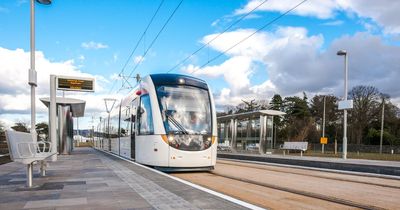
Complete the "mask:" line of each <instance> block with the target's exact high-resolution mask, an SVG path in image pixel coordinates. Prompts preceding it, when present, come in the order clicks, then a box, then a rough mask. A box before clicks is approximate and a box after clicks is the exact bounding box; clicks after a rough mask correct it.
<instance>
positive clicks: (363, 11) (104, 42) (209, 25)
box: [0, 0, 400, 127]
mask: <svg viewBox="0 0 400 210" xmlns="http://www.w3.org/2000/svg"><path fill="white" fill-rule="evenodd" d="M179 2H180V0H165V1H164V2H163V4H162V5H161V7H160V11H159V13H158V14H157V16H156V17H155V19H154V22H153V23H152V25H151V26H150V28H149V30H148V31H147V33H146V35H145V38H144V39H143V40H142V42H140V43H139V47H138V49H137V50H136V52H135V53H134V54H133V57H132V59H131V60H129V64H128V66H127V68H126V69H125V71H124V74H129V73H130V72H131V71H132V69H133V67H134V66H135V57H136V59H138V58H139V57H138V56H141V55H142V54H143V53H144V51H145V50H146V49H147V48H148V47H149V44H150V43H151V41H152V40H153V39H154V37H155V36H156V34H157V33H158V31H159V30H160V28H161V27H162V26H163V24H164V23H165V21H166V20H167V18H168V17H169V16H170V14H171V13H172V11H173V10H174V9H175V8H176V6H177V5H178V4H179ZM262 2H263V0H250V1H247V0H236V1H232V0H218V1H211V0H205V1H199V0H184V1H183V2H182V4H181V6H180V7H179V8H178V10H177V11H176V13H175V14H174V16H173V17H172V19H171V21H170V22H169V23H168V25H167V26H166V28H165V30H164V31H163V32H162V33H161V34H160V36H159V38H158V39H157V41H156V42H155V44H154V45H153V46H152V48H151V49H150V50H149V53H148V54H147V55H146V57H145V58H144V60H143V62H142V63H141V64H140V65H139V66H138V68H137V69H136V71H135V72H134V74H136V73H140V74H141V75H147V74H149V73H162V72H166V71H167V70H169V69H170V68H171V67H173V66H174V65H176V64H177V63H179V62H180V61H181V60H182V59H184V58H185V57H186V56H188V55H190V54H191V53H192V52H193V51H195V50H196V49H198V48H199V47H201V46H202V44H203V43H206V42H207V40H210V39H211V38H212V37H213V36H216V35H218V34H219V33H221V32H222V31H223V30H224V29H225V28H226V27H227V26H229V25H230V24H232V23H233V22H234V21H236V20H238V19H239V18H240V17H241V16H242V15H244V14H246V13H247V12H249V11H250V10H251V9H253V8H254V7H255V6H257V5H260V4H262ZM299 2H301V1H299V0H297V1H296V0H287V1H278V0H269V1H266V2H265V3H263V4H262V6H260V7H259V8H258V9H257V10H256V11H255V12H253V13H251V15H249V16H248V17H247V18H245V19H244V20H242V21H240V22H239V23H238V24H236V25H234V26H233V27H232V28H231V29H229V30H228V31H227V32H226V33H225V34H223V35H222V36H220V37H219V38H218V39H216V40H215V41H213V42H212V43H211V44H210V45H208V46H207V47H205V48H204V49H203V50H202V51H200V52H199V53H198V54H196V55H195V56H193V57H192V58H191V59H189V60H188V61H187V62H185V63H184V64H183V65H181V66H179V68H176V69H175V70H174V71H173V73H183V74H190V73H191V72H192V71H193V70H196V71H195V72H194V73H193V75H194V76H197V77H200V78H202V79H205V80H206V81H207V82H208V83H209V84H210V86H211V87H212V89H213V90H214V95H215V99H216V102H217V105H218V107H220V108H221V107H223V106H224V105H236V104H237V103H239V102H240V101H241V99H245V100H250V99H253V98H255V99H263V100H269V99H270V98H271V96H272V95H273V94H275V93H279V94H282V95H283V96H287V95H297V94H301V93H302V92H303V91H305V92H306V93H308V94H309V95H314V94H335V95H338V96H341V95H340V94H341V93H342V90H343V89H342V86H343V84H342V82H343V81H342V78H343V75H342V72H341V69H342V65H343V62H342V58H340V57H338V56H336V55H335V53H336V51H337V50H339V49H342V48H343V49H347V50H348V51H349V56H350V70H353V69H354V70H353V71H350V87H352V86H355V85H374V86H376V87H378V88H379V89H380V90H381V91H382V92H385V93H388V94H389V95H391V97H392V100H393V102H394V103H398V102H399V101H400V100H399V98H400V90H399V88H397V87H396V85H395V84H396V83H395V81H394V79H393V78H396V76H398V78H399V77H400V72H399V71H400V61H399V60H400V57H399V52H400V50H399V46H400V45H399V40H400V36H399V33H400V18H398V15H397V13H398V12H396V11H400V10H399V9H400V4H399V3H398V2H396V1H390V0H387V1H379V3H378V2H376V1H373V0H367V1H359V0H349V1H342V0H338V1H334V0H326V1H325V0H324V1H322V0H309V1H308V2H305V3H304V4H303V5H301V6H299V7H298V8H297V9H296V10H294V11H293V12H291V13H289V14H288V15H286V16H284V17H283V18H281V19H279V20H278V21H276V22H274V23H273V24H271V25H270V26H268V27H266V28H265V29H263V30H262V31H260V32H259V33H257V34H256V35H254V36H253V37H251V38H249V39H248V40H246V41H244V42H243V43H242V44H240V45H238V46H237V47H235V48H234V49H232V50H231V51H229V52H228V53H227V54H226V55H224V56H221V57H220V58H218V59H216V60H215V61H213V62H212V63H210V64H208V65H206V66H204V67H201V66H202V65H203V64H204V63H206V62H207V61H208V60H209V59H212V58H213V57H214V56H216V55H218V54H219V53H221V52H223V51H224V50H225V49H227V48H229V47H230V46H232V45H234V44H236V43H237V42H238V41H239V40H241V39H242V38H243V37H246V36H247V35H249V34H251V33H252V32H254V31H255V30H257V29H258V28H260V27H262V26H263V25H264V24H266V23H267V22H269V21H271V20H272V19H273V18H275V17H277V16H279V15H280V14H282V13H284V12H285V11H287V10H288V9H290V8H291V7H293V6H294V5H296V4H297V3H299ZM160 3H161V1H160V0H157V1H148V0H135V1H128V0H123V1H109V0H107V1H106V0H96V1H95V0H74V1H66V0H53V3H52V4H51V5H49V6H45V5H40V4H36V50H37V52H38V53H37V66H36V69H37V71H38V76H39V77H40V78H39V87H38V97H44V96H46V95H48V88H47V85H48V81H47V78H48V75H49V74H69V75H81V76H82V75H83V76H93V77H96V79H97V80H98V87H99V88H98V89H97V91H96V93H95V94H92V95H90V96H89V95H88V94H77V93H67V96H70V97H78V98H84V99H87V100H88V102H87V114H88V117H86V118H85V119H83V121H84V123H83V124H82V125H83V127H85V126H86V127H87V126H88V125H89V123H88V121H89V119H90V117H89V116H92V115H93V116H99V115H101V114H104V105H103V104H102V101H101V99H102V98H104V97H108V96H110V95H111V96H116V97H121V96H123V95H124V94H126V93H127V91H126V90H123V91H118V89H119V87H121V82H120V81H119V80H118V81H117V84H116V85H115V88H114V89H113V91H111V92H110V88H111V87H112V84H113V82H114V79H115V78H117V77H116V76H115V75H116V74H118V73H119V72H120V71H121V69H122V67H123V65H124V64H125V62H126V61H127V58H128V56H129V55H130V53H131V52H132V50H133V48H134V46H135V44H136V43H137V41H138V40H139V38H140V36H141V34H142V33H143V31H144V29H145V27H146V26H147V24H148V22H149V21H150V18H151V17H152V15H153V14H154V12H155V10H156V9H157V7H158V6H159V5H160ZM29 15H30V14H29V1H27V0H2V1H0V50H1V51H0V55H1V56H2V57H0V73H1V74H2V75H5V76H6V78H7V77H8V79H9V80H8V82H5V81H3V82H2V83H0V97H2V101H0V120H1V121H3V122H5V123H6V124H12V123H13V122H15V121H25V122H29V92H27V90H28V88H29V87H28V85H27V84H26V83H27V81H26V80H27V78H26V77H27V75H26V76H25V75H24V72H25V71H26V72H27V70H28V69H29ZM18 49H19V50H18ZM370 50H374V51H375V52H377V53H378V54H379V55H380V56H372V55H369V54H367V53H366V52H368V51H370ZM353 52H354V53H353ZM352 53H353V54H352ZM370 56H372V58H371V57H370ZM46 81H47V82H46ZM132 83H134V82H133V80H132ZM117 91H118V92H117ZM59 94H60V93H59ZM21 103H23V105H21ZM37 106H38V112H39V113H38V121H46V119H47V114H46V109H45V107H44V106H43V105H42V104H41V103H40V102H38V105H37Z"/></svg>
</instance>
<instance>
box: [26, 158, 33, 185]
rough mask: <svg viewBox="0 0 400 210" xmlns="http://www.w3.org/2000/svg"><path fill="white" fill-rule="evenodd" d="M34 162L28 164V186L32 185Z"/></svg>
mask: <svg viewBox="0 0 400 210" xmlns="http://www.w3.org/2000/svg"><path fill="white" fill-rule="evenodd" d="M32 168H33V164H32V163H29V164H28V165H26V186H27V187H32V174H33V173H32V171H33V169H32Z"/></svg>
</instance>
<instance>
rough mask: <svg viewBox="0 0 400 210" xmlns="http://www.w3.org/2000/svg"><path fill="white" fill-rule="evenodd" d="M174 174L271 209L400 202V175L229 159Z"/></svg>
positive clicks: (377, 206)
mask: <svg viewBox="0 0 400 210" xmlns="http://www.w3.org/2000/svg"><path fill="white" fill-rule="evenodd" d="M172 175H173V176H176V177H179V178H182V179H185V180H187V181H190V182H192V183H195V184H199V185H202V186H203V187H207V188H209V189H212V190H215V191H219V192H221V193H224V194H227V195H230V196H232V197H236V198H239V199H241V200H244V201H246V202H249V203H253V204H255V205H259V206H261V207H264V208H268V209H288V208H289V209H292V208H301V209H396V208H397V207H398V206H399V205H400V197H399V196H398V195H400V179H396V178H392V179H390V178H387V177H386V178H380V177H376V176H371V177H370V176H362V175H357V174H340V173H338V172H334V173H331V172H326V171H317V170H308V169H301V168H287V167H282V166H277V165H273V166H271V165H264V164H262V165H259V164H257V163H249V162H241V161H230V160H229V161H228V160H218V162H217V165H216V168H215V170H214V171H210V172H206V173H205V172H203V173H194V172H192V173H177V174H172ZM396 206H397V207H396Z"/></svg>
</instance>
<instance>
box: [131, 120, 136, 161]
mask: <svg viewBox="0 0 400 210" xmlns="http://www.w3.org/2000/svg"><path fill="white" fill-rule="evenodd" d="M135 117H136V116H135V115H132V116H131V158H132V159H135V148H136V142H135V139H136V132H135V130H136V129H135V127H136V126H135V121H136V119H135Z"/></svg>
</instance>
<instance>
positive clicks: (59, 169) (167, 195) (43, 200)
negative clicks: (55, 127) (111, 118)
mask: <svg viewBox="0 0 400 210" xmlns="http://www.w3.org/2000/svg"><path fill="white" fill-rule="evenodd" d="M25 177H26V171H25V166H24V165H21V164H18V163H8V164H4V165H0V209H96V210H100V209H229V210H232V209H246V207H244V206H243V205H239V204H240V203H239V204H238V203H234V202H231V201H229V200H226V199H224V198H221V197H217V196H215V195H213V194H209V193H207V192H204V191H202V190H199V189H196V188H194V187H192V186H189V185H186V184H183V183H181V182H179V181H177V180H174V179H171V178H169V177H167V176H164V175H162V174H159V173H155V172H154V171H152V170H149V169H147V168H144V167H141V166H138V165H135V164H133V163H130V162H127V161H125V160H121V159H119V158H117V157H114V156H112V155H109V154H105V153H102V152H99V151H96V150H94V149H91V148H78V149H76V150H75V151H74V152H73V154H72V155H68V156H59V160H58V161H57V162H55V163H52V162H50V166H49V168H48V170H47V176H46V177H39V173H38V166H35V171H34V178H33V184H34V186H35V187H34V188H31V189H28V188H25V187H24V186H25Z"/></svg>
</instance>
